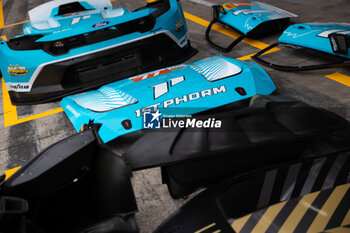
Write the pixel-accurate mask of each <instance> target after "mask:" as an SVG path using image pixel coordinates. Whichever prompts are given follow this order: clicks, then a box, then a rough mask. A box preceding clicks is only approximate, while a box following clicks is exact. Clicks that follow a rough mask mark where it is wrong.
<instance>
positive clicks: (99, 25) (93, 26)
mask: <svg viewBox="0 0 350 233" xmlns="http://www.w3.org/2000/svg"><path fill="white" fill-rule="evenodd" d="M109 23H110V22H109V21H102V22H98V23H95V24H94V25H92V26H91V27H92V28H100V27H104V26H107V25H108V24H109Z"/></svg>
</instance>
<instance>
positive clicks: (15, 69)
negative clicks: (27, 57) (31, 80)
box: [7, 65, 29, 77]
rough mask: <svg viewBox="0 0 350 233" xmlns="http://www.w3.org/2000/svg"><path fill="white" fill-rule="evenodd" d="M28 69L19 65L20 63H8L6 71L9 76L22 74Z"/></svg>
mask: <svg viewBox="0 0 350 233" xmlns="http://www.w3.org/2000/svg"><path fill="white" fill-rule="evenodd" d="M28 72H29V70H28V69H27V68H26V67H25V66H20V65H10V66H9V67H8V68H7V73H9V75H11V76H16V77H18V76H24V75H26V74H28Z"/></svg>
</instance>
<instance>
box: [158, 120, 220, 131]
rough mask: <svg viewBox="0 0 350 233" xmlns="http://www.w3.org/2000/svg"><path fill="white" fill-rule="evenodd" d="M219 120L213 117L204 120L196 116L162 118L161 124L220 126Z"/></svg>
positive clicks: (165, 125) (195, 126) (169, 126)
mask: <svg viewBox="0 0 350 233" xmlns="http://www.w3.org/2000/svg"><path fill="white" fill-rule="evenodd" d="M221 125H222V122H221V120H217V119H215V118H208V119H206V120H203V119H197V118H185V119H177V118H163V121H162V126H163V128H181V129H182V128H196V129H197V128H206V129H209V128H216V129H218V128H221Z"/></svg>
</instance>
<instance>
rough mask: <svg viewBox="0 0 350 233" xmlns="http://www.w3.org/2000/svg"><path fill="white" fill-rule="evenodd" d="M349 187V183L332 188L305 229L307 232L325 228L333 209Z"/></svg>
mask: <svg viewBox="0 0 350 233" xmlns="http://www.w3.org/2000/svg"><path fill="white" fill-rule="evenodd" d="M349 187H350V184H345V185H341V186H338V187H336V188H335V189H334V191H333V192H332V194H331V195H330V196H329V198H328V200H327V201H326V203H325V204H324V205H323V207H322V208H321V209H320V211H319V212H318V214H317V216H316V218H315V220H314V221H313V223H312V224H311V226H310V228H309V229H308V231H307V232H308V233H311V232H320V231H323V230H324V229H325V228H326V226H327V224H328V222H329V220H330V218H331V217H332V215H333V213H334V211H335V210H336V208H337V207H338V205H339V203H340V201H341V200H342V199H343V197H344V195H345V193H346V192H347V191H348V189H349Z"/></svg>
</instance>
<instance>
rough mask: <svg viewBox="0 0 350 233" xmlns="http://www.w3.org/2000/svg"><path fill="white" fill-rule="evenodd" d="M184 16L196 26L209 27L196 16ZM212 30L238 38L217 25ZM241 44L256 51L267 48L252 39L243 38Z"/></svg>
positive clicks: (265, 45) (233, 33) (232, 32)
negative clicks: (247, 45) (256, 49)
mask: <svg viewBox="0 0 350 233" xmlns="http://www.w3.org/2000/svg"><path fill="white" fill-rule="evenodd" d="M184 14H185V17H186V19H189V20H191V21H193V22H195V23H197V24H200V25H202V26H204V27H208V25H209V21H206V20H204V19H202V18H199V17H198V16H195V15H192V14H190V13H188V12H184ZM213 30H215V31H217V32H220V33H222V34H224V35H226V36H229V37H232V38H234V39H237V38H238V37H239V36H240V35H239V34H238V33H236V32H234V31H232V30H228V29H225V28H223V27H221V26H219V25H213ZM242 42H244V43H246V44H249V45H251V46H253V47H255V48H258V49H264V48H266V47H268V46H269V45H268V44H266V43H264V42H261V41H258V40H254V39H249V38H245V39H244V40H242ZM278 50H279V49H278V48H276V49H275V51H278Z"/></svg>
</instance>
